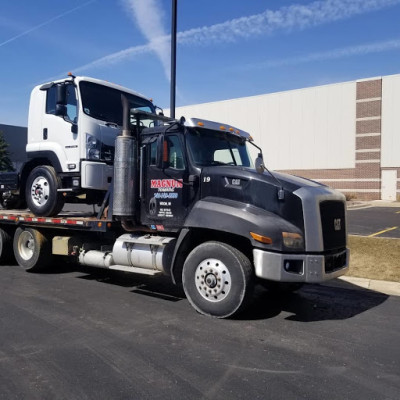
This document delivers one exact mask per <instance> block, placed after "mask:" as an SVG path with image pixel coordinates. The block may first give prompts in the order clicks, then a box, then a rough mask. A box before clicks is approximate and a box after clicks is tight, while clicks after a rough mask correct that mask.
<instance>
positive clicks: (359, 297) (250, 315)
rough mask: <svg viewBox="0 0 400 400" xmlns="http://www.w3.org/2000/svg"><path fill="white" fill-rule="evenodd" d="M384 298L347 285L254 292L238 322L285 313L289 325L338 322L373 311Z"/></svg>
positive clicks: (310, 286)
mask: <svg viewBox="0 0 400 400" xmlns="http://www.w3.org/2000/svg"><path fill="white" fill-rule="evenodd" d="M388 298H389V296H388V295H386V294H382V293H377V292H373V291H370V290H360V288H359V287H357V286H355V285H352V284H350V283H347V282H343V284H341V286H340V287H338V286H335V287H333V286H332V287H331V286H324V285H305V286H304V287H303V288H302V289H300V290H299V291H298V292H295V293H286V294H280V295H279V294H272V293H269V292H267V291H265V290H262V291H261V290H258V291H257V292H256V296H255V299H254V301H253V304H252V305H251V306H250V307H249V309H248V310H247V312H245V313H244V314H242V315H241V316H240V318H239V319H242V320H256V319H268V318H273V317H275V316H277V315H279V314H281V313H282V312H285V313H290V315H289V316H288V317H286V319H287V320H290V321H300V322H313V321H325V320H342V319H348V318H352V317H354V316H356V315H358V314H361V313H363V312H365V311H368V310H370V309H372V308H375V307H377V306H379V305H380V304H382V303H383V302H385V301H386V300H387V299H388Z"/></svg>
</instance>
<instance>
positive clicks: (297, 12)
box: [74, 0, 400, 71]
mask: <svg viewBox="0 0 400 400" xmlns="http://www.w3.org/2000/svg"><path fill="white" fill-rule="evenodd" d="M125 1H126V3H127V4H128V3H129V4H131V5H133V4H134V3H136V2H137V4H139V2H140V3H142V4H144V3H146V5H148V4H152V7H151V8H150V9H152V10H153V11H152V13H153V14H154V13H155V12H154V7H156V3H155V1H154V0H149V2H145V0H137V1H134V0H125ZM398 4H400V0H326V1H314V2H312V3H309V4H307V5H301V4H293V5H291V6H288V7H282V8H280V9H278V10H275V11H272V10H266V11H264V12H262V13H260V14H255V15H250V16H246V17H242V18H237V19H232V20H230V21H226V22H223V23H220V24H215V25H210V26H204V27H200V28H194V29H190V30H187V31H183V32H179V33H178V37H177V40H178V43H179V44H180V45H186V46H200V45H203V46H208V45H210V44H219V43H232V42H237V41H238V40H240V39H250V38H254V37H258V36H261V35H273V34H274V33H275V32H278V31H284V32H293V31H300V30H304V29H309V28H312V27H315V26H319V25H323V24H327V23H330V22H334V21H339V20H344V19H348V18H351V17H352V16H355V15H360V14H363V13H367V12H372V11H377V10H380V9H382V8H386V7H390V6H394V5H398ZM132 7H133V6H132ZM141 12H145V11H141ZM155 14H157V13H155ZM137 15H138V14H137ZM155 18H156V17H155ZM152 26H153V24H152ZM160 26H161V25H160ZM141 29H143V30H142V32H146V33H145V36H146V37H147V38H149V39H150V43H149V44H147V45H142V46H133V47H130V48H127V49H124V50H121V51H118V52H116V53H112V54H109V55H107V56H104V57H102V58H99V59H97V60H95V61H93V62H91V63H88V64H85V65H83V66H80V67H78V68H75V69H74V71H82V70H87V69H89V68H94V67H96V68H97V67H102V66H105V65H110V64H116V63H118V62H120V61H122V60H125V59H128V58H130V57H132V56H133V55H138V54H145V53H150V52H152V51H156V52H160V53H157V54H158V55H159V54H161V52H163V53H162V54H163V55H162V57H161V56H160V55H159V57H160V58H161V59H162V62H163V65H164V69H165V71H167V67H166V63H167V61H166V56H165V54H166V53H165V48H166V47H167V45H168V43H169V40H170V38H169V36H167V35H164V36H163V35H162V30H159V31H157V35H160V36H156V35H153V34H151V33H150V32H148V31H147V30H146V31H144V29H145V28H141ZM161 48H163V49H164V50H160V49H161ZM156 49H157V50H156Z"/></svg>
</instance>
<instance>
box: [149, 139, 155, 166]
mask: <svg viewBox="0 0 400 400" xmlns="http://www.w3.org/2000/svg"><path fill="white" fill-rule="evenodd" d="M149 165H157V141H154V142H153V143H150V145H149Z"/></svg>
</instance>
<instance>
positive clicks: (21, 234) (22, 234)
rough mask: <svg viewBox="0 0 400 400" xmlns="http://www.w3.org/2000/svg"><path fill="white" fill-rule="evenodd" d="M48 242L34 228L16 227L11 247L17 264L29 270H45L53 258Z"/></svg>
mask: <svg viewBox="0 0 400 400" xmlns="http://www.w3.org/2000/svg"><path fill="white" fill-rule="evenodd" d="M50 244H51V243H50V242H48V240H47V239H46V237H45V236H43V235H42V234H41V233H40V232H39V231H38V230H36V229H33V228H17V230H16V231H15V234H14V243H13V249H14V256H15V259H16V260H17V263H18V265H20V266H21V267H22V268H24V269H25V270H26V271H30V272H38V271H44V270H46V268H47V267H48V266H49V264H50V263H51V261H52V259H53V256H52V254H51V246H50Z"/></svg>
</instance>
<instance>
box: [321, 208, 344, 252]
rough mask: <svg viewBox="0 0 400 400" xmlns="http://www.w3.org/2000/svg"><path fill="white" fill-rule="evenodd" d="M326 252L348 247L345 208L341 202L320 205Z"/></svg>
mask: <svg viewBox="0 0 400 400" xmlns="http://www.w3.org/2000/svg"><path fill="white" fill-rule="evenodd" d="M319 207H320V214H321V223H322V236H323V240H324V250H325V251H327V250H335V249H340V248H344V247H346V221H345V206H344V203H343V202H341V201H335V200H326V201H322V202H321V203H320V206H319Z"/></svg>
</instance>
